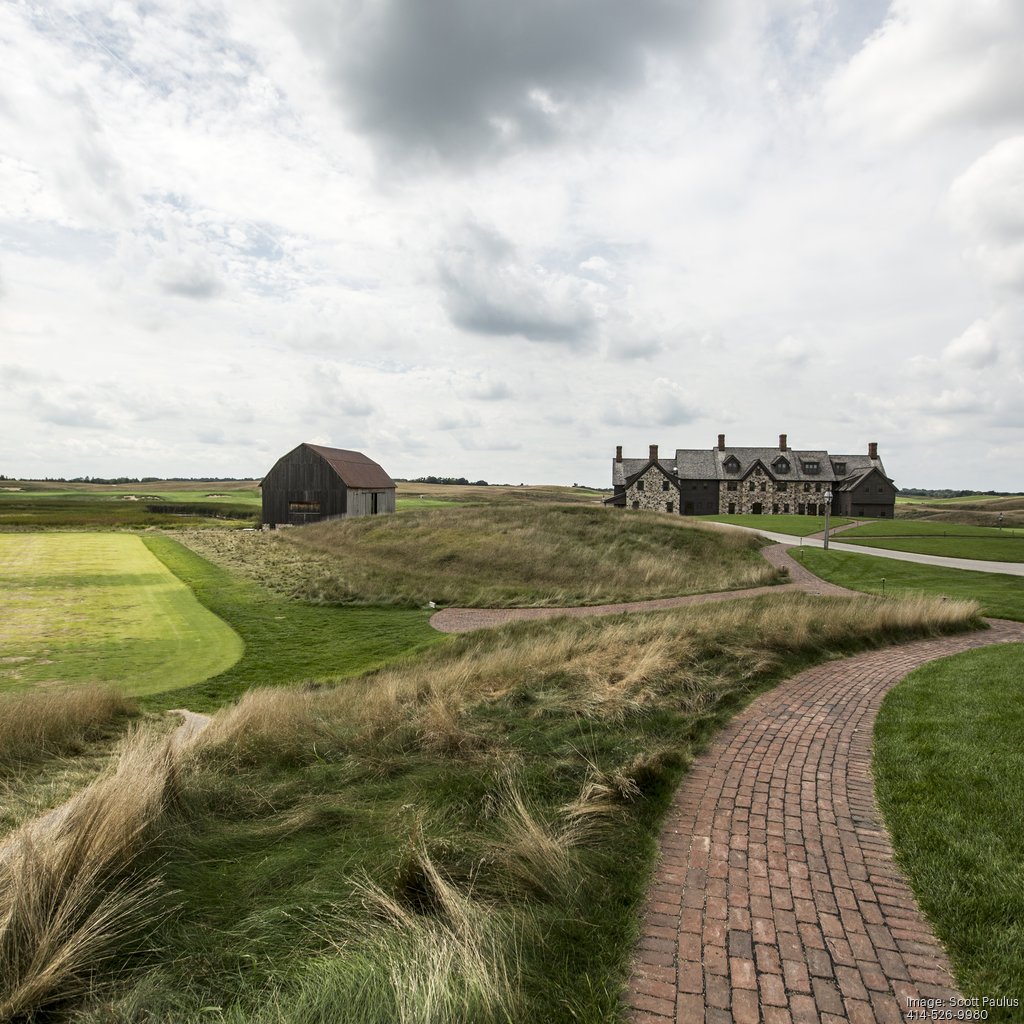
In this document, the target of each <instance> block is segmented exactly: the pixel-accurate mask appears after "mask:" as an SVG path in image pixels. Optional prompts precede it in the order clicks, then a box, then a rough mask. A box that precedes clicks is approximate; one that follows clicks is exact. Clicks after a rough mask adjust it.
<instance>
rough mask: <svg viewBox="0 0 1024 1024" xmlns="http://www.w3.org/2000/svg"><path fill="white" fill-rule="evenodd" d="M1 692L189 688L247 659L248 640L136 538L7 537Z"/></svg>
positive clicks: (0, 600)
mask: <svg viewBox="0 0 1024 1024" xmlns="http://www.w3.org/2000/svg"><path fill="white" fill-rule="evenodd" d="M0 651H2V652H3V653H2V655H0V690H4V689H21V688H27V687H32V686H46V685H65V684H87V683H105V684H114V685H116V686H118V687H119V688H121V689H123V690H124V691H125V692H126V693H130V694H136V695H142V694H149V693H155V692H160V691H166V690H173V689H177V688H179V687H187V686H192V685H194V684H196V683H198V682H201V681H202V680H204V679H208V678H209V677H211V676H215V675H218V674H220V673H222V672H224V671H225V670H226V669H228V668H230V666H231V665H233V664H234V663H235V662H237V661H238V660H239V658H241V656H242V651H243V643H242V639H241V637H240V636H239V635H238V633H236V632H235V631H234V630H233V629H232V628H231V627H230V626H228V625H227V623H225V622H224V621H223V620H222V619H220V618H218V617H217V616H216V615H214V614H212V613H211V612H210V611H209V610H208V609H207V608H204V607H203V605H201V604H200V603H199V602H198V601H197V600H196V597H195V595H194V594H193V592H192V591H191V590H190V589H189V588H188V587H187V586H186V585H185V584H184V583H182V581H181V580H179V579H178V578H177V577H176V576H175V575H174V574H173V573H172V572H170V570H169V569H168V568H167V567H166V566H165V565H164V564H163V563H162V562H160V561H159V560H158V559H157V558H155V557H154V556H153V554H152V553H151V552H150V551H149V550H148V549H147V548H146V546H145V545H144V544H143V543H142V541H141V540H140V539H139V538H138V537H135V536H131V535H128V534H119V533H17V534H0Z"/></svg>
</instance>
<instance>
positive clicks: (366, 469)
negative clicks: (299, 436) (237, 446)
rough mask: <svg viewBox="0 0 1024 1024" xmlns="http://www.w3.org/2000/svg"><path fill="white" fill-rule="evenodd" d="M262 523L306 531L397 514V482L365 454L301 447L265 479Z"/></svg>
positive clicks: (275, 465) (345, 450)
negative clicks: (309, 525)
mask: <svg viewBox="0 0 1024 1024" xmlns="http://www.w3.org/2000/svg"><path fill="white" fill-rule="evenodd" d="M261 488H262V491H263V522H264V524H266V525H270V526H279V525H285V524H287V525H291V526H302V525H305V524H306V523H315V522H320V521H321V520H324V519H335V518H339V517H341V516H354V515H380V514H382V513H385V512H394V511H395V489H396V488H395V482H394V480H392V479H391V477H390V476H388V474H387V473H386V472H385V471H384V469H383V468H382V467H381V466H380V465H378V463H376V462H374V461H373V460H372V459H370V458H368V457H367V456H365V455H363V454H362V452H355V451H349V450H347V449H344V448H327V447H325V446H324V445H316V444H300V445H299V446H298V447H297V448H294V449H292V451H290V452H288V454H287V455H282V456H281V458H279V459H278V460H277V462H275V463H274V466H273V468H272V469H271V470H270V472H269V473H268V474H267V475H266V476H265V477H264V478H263V482H262V484H261Z"/></svg>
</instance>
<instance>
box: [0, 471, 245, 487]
mask: <svg viewBox="0 0 1024 1024" xmlns="http://www.w3.org/2000/svg"><path fill="white" fill-rule="evenodd" d="M19 479H20V480H24V481H25V482H26V483H33V484H155V483H160V482H161V481H167V482H168V483H178V484H184V483H194V484H214V483H241V484H247V483H255V482H256V478H255V477H251V476H71V477H68V476H23V477H14V476H4V474H3V473H0V480H19Z"/></svg>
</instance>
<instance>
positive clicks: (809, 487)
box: [804, 480, 811, 494]
mask: <svg viewBox="0 0 1024 1024" xmlns="http://www.w3.org/2000/svg"><path fill="white" fill-rule="evenodd" d="M810 489H811V485H810V484H809V483H808V482H807V481H806V480H805V481H804V494H806V493H807V492H808V491H809V490H810Z"/></svg>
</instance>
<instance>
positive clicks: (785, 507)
mask: <svg viewBox="0 0 1024 1024" xmlns="http://www.w3.org/2000/svg"><path fill="white" fill-rule="evenodd" d="M782 511H783V512H785V513H786V515H787V516H788V515H789V506H788V505H783V506H782Z"/></svg>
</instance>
